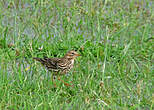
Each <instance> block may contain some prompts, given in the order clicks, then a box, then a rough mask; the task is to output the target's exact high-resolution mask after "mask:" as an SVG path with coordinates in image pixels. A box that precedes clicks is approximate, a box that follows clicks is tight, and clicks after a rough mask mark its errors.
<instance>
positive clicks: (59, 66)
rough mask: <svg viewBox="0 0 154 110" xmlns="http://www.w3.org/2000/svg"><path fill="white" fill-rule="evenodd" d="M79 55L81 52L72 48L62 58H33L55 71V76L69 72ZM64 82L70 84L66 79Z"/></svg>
mask: <svg viewBox="0 0 154 110" xmlns="http://www.w3.org/2000/svg"><path fill="white" fill-rule="evenodd" d="M78 56H80V54H78V53H77V52H76V51H74V50H71V51H68V52H67V53H66V54H65V56H64V57H61V58H33V59H35V60H37V61H39V62H41V64H42V65H44V66H45V67H46V68H47V69H48V70H49V71H51V72H52V73H53V76H55V75H61V74H66V73H68V72H69V71H70V70H71V69H72V68H73V65H74V60H75V59H76V57H78ZM59 80H60V78H59ZM62 82H63V83H64V84H65V85H68V84H66V83H65V82H64V81H62ZM68 86H69V85H68Z"/></svg>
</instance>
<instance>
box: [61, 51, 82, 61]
mask: <svg viewBox="0 0 154 110" xmlns="http://www.w3.org/2000/svg"><path fill="white" fill-rule="evenodd" d="M78 56H81V55H80V54H78V53H77V52H76V51H74V50H71V51H68V52H67V53H66V55H65V56H64V57H65V58H68V59H75V58H76V57H78Z"/></svg>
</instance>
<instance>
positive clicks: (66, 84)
mask: <svg viewBox="0 0 154 110" xmlns="http://www.w3.org/2000/svg"><path fill="white" fill-rule="evenodd" d="M58 80H59V81H61V82H62V83H64V85H65V86H69V87H73V85H70V84H68V83H66V82H65V81H63V80H61V79H60V77H58Z"/></svg>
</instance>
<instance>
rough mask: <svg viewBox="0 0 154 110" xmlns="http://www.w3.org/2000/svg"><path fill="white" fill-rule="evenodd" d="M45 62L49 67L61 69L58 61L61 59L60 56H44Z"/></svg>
mask: <svg viewBox="0 0 154 110" xmlns="http://www.w3.org/2000/svg"><path fill="white" fill-rule="evenodd" d="M43 60H44V64H43V63H42V64H43V65H45V66H46V67H47V68H48V69H59V68H58V62H60V61H61V59H59V58H44V59H43Z"/></svg>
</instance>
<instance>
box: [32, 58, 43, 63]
mask: <svg viewBox="0 0 154 110" xmlns="http://www.w3.org/2000/svg"><path fill="white" fill-rule="evenodd" d="M33 59H34V60H36V61H40V62H41V60H42V59H41V58H36V57H34V58H33Z"/></svg>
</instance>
